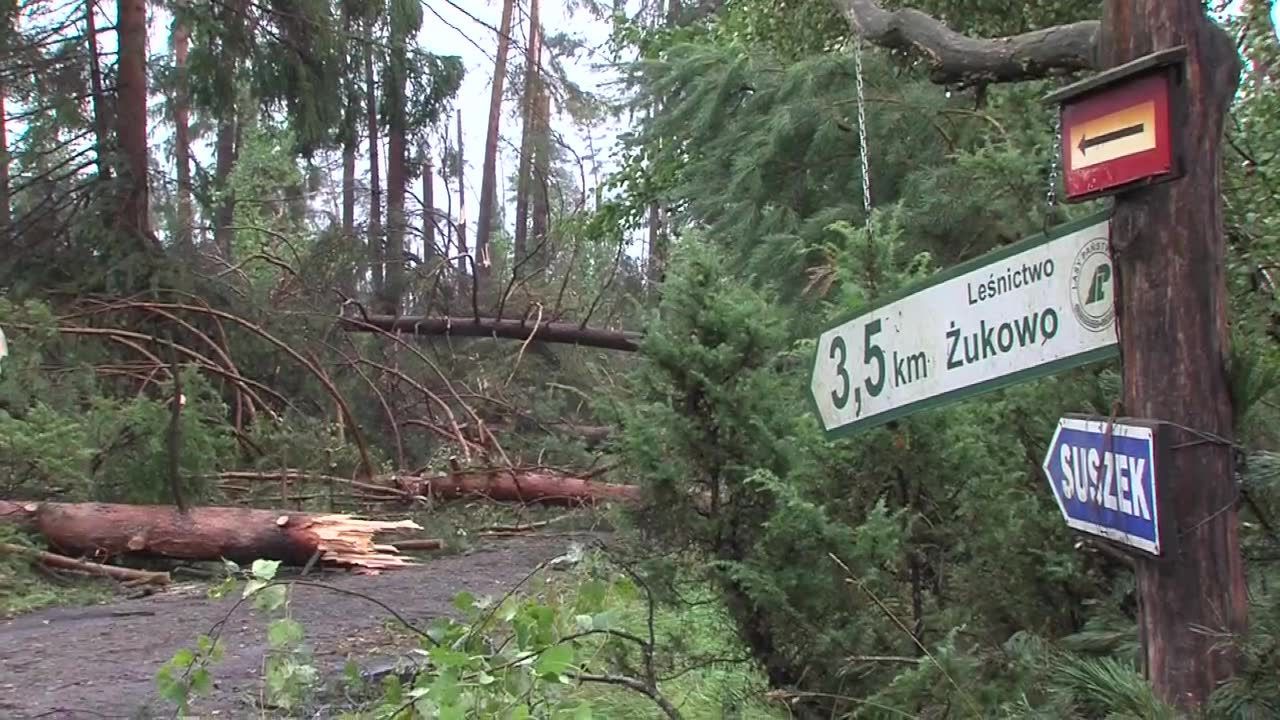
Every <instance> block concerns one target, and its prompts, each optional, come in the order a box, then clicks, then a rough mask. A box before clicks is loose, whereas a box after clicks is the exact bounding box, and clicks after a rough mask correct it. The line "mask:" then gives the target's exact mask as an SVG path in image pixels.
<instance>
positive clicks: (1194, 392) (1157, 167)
mask: <svg viewBox="0 0 1280 720" xmlns="http://www.w3.org/2000/svg"><path fill="white" fill-rule="evenodd" d="M833 1H834V2H835V5H836V7H837V8H838V9H839V10H840V11H841V12H843V13H844V14H845V16H846V17H847V18H848V19H849V21H850V23H851V25H852V26H853V28H854V29H855V30H856V31H857V32H858V33H859V34H860V35H861V36H862V37H863V38H865V39H868V40H870V41H871V42H874V43H876V44H879V45H882V46H884V47H887V48H890V49H893V50H897V51H906V52H910V53H914V54H915V55H916V56H917V57H918V58H920V59H921V61H922V62H923V64H925V65H926V66H927V67H928V70H929V73H930V77H931V78H932V79H933V80H935V81H936V82H939V83H946V84H949V85H957V84H958V85H971V86H985V85H987V84H989V83H992V82H1017V81H1022V80H1030V79H1042V78H1045V77H1049V76H1052V75H1054V74H1056V73H1061V72H1078V71H1081V70H1090V71H1095V72H1097V71H1101V73H1100V74H1099V75H1097V76H1095V77H1093V78H1090V79H1089V80H1087V81H1086V82H1085V83H1081V84H1077V85H1075V86H1073V87H1071V88H1067V89H1065V90H1064V92H1063V93H1059V94H1057V95H1056V96H1055V97H1053V98H1052V100H1053V101H1054V102H1060V103H1062V105H1063V107H1062V115H1061V120H1062V123H1063V141H1062V161H1063V166H1064V169H1065V171H1066V172H1065V175H1066V177H1065V183H1064V184H1065V185H1066V188H1067V197H1068V199H1069V200H1071V201H1080V200H1085V199H1089V198H1096V197H1099V196H1101V195H1115V203H1114V207H1113V209H1112V214H1111V218H1110V226H1109V233H1108V235H1109V246H1110V257H1111V259H1112V269H1113V270H1114V278H1113V282H1114V293H1115V295H1114V298H1115V314H1116V321H1117V322H1116V332H1117V335H1118V339H1119V346H1120V351H1121V357H1122V360H1123V378H1124V391H1123V398H1122V403H1120V407H1119V411H1120V412H1122V413H1123V414H1125V415H1127V416H1131V417H1139V418H1157V419H1159V420H1161V421H1164V422H1165V423H1166V424H1167V429H1168V433H1169V435H1170V446H1169V452H1168V453H1166V454H1165V457H1166V460H1165V461H1164V462H1163V465H1162V469H1161V471H1160V474H1161V481H1160V482H1161V487H1160V494H1161V495H1162V496H1163V497H1162V501H1161V509H1162V513H1161V519H1160V523H1161V525H1162V526H1167V527H1168V528H1171V529H1172V536H1174V537H1176V539H1177V548H1176V551H1174V550H1170V549H1169V548H1167V547H1165V543H1163V542H1162V544H1161V554H1160V556H1158V557H1156V556H1148V557H1139V558H1137V562H1136V568H1137V581H1138V582H1137V585H1138V593H1137V594H1138V605H1139V607H1140V612H1139V620H1138V622H1139V628H1140V635H1141V638H1142V641H1143V647H1144V653H1143V654H1144V656H1145V661H1146V662H1145V666H1144V667H1143V670H1144V672H1145V673H1146V675H1147V677H1148V678H1149V679H1150V681H1151V684H1152V686H1153V688H1154V689H1155V692H1156V695H1157V696H1158V697H1159V698H1160V699H1162V700H1164V701H1166V702H1170V703H1173V704H1174V705H1176V706H1177V707H1178V708H1179V709H1180V710H1183V711H1186V712H1191V713H1197V712H1198V711H1199V709H1201V708H1203V707H1204V705H1205V704H1206V703H1207V702H1208V700H1209V698H1210V696H1211V695H1212V694H1213V692H1214V691H1215V690H1216V689H1217V688H1218V687H1219V686H1220V684H1221V683H1222V682H1223V681H1225V680H1227V679H1229V678H1230V677H1231V676H1232V675H1233V674H1234V673H1235V671H1236V670H1237V668H1238V667H1239V663H1240V657H1239V652H1238V650H1237V648H1238V647H1239V640H1241V639H1242V638H1243V635H1244V634H1245V632H1246V631H1247V625H1248V623H1247V619H1248V593H1247V587H1246V585H1245V581H1244V565H1243V559H1242V557H1241V553H1240V537H1239V518H1238V489H1237V486H1236V479H1235V469H1236V468H1235V453H1236V451H1237V448H1236V447H1235V445H1234V440H1233V438H1234V429H1235V428H1234V424H1235V420H1234V414H1233V407H1232V396H1231V391H1230V387H1229V382H1228V368H1227V365H1226V363H1227V358H1229V357H1230V355H1231V350H1230V344H1229V335H1228V331H1227V292H1226V273H1225V269H1226V263H1225V255H1226V242H1225V235H1224V232H1223V220H1222V197H1221V194H1222V187H1221V168H1222V156H1221V144H1222V136H1223V129H1224V120H1225V118H1226V115H1227V110H1228V107H1229V105H1230V103H1231V100H1232V98H1233V96H1234V94H1235V90H1236V87H1237V85H1238V82H1239V76H1240V70H1241V63H1240V59H1239V54H1238V52H1237V50H1236V47H1235V45H1234V43H1233V41H1232V38H1231V37H1230V36H1229V35H1228V34H1227V33H1226V32H1224V31H1223V29H1222V28H1220V27H1218V26H1217V25H1216V24H1215V23H1214V21H1213V20H1212V19H1211V18H1210V17H1209V16H1208V15H1207V14H1206V8H1205V3H1204V2H1203V0H1104V2H1103V3H1102V17H1101V20H1100V22H1089V21H1082V22H1075V23H1071V24H1067V25H1060V26H1057V27H1054V28H1043V29H1038V30H1032V31H1029V32H1026V33H1022V34H1020V35H1015V36H1010V37H1001V38H992V39H975V38H969V37H965V36H962V35H960V34H959V33H956V32H955V31H954V30H953V29H951V28H948V27H946V26H945V25H944V24H943V23H942V22H940V21H938V20H937V19H935V18H932V17H929V16H928V15H926V14H925V13H922V12H920V11H918V10H915V9H910V8H902V9H897V10H887V9H885V8H884V7H883V6H882V5H881V3H880V2H879V0H833ZM907 4H908V5H910V3H907ZM1169 181H1173V182H1169ZM824 337H825V336H824ZM829 347H830V345H826V346H823V345H820V346H819V350H818V352H819V358H822V357H823V355H822V353H824V352H829ZM857 349H859V348H857V347H854V348H850V350H854V351H856V350H857ZM838 352H839V351H838V350H836V353H837V356H838ZM861 357H862V356H857V358H858V359H861ZM818 369H819V368H818V366H817V365H816V364H815V371H817V370H818ZM816 383H817V381H816V379H815V389H814V394H815V401H816V402H818V403H819V410H820V411H821V402H822V399H821V397H822V396H821V395H820V394H819V391H822V390H827V388H826V387H817V385H816ZM841 387H843V386H841ZM841 397H843V396H841ZM830 417H833V416H831V415H828V418H824V420H823V422H824V425H826V426H827V428H828V430H831V429H832V427H831V425H829V424H827V423H828V422H829V418H830ZM837 422H838V423H842V424H844V425H851V424H852V422H851V421H845V420H843V419H840V418H837ZM1117 502H1118V500H1117Z"/></svg>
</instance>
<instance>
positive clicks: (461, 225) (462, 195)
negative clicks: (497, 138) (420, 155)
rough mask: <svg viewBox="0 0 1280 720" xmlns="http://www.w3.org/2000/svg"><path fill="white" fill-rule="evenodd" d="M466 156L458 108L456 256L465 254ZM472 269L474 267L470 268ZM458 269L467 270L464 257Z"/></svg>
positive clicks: (459, 109) (460, 111) (460, 115)
mask: <svg viewBox="0 0 1280 720" xmlns="http://www.w3.org/2000/svg"><path fill="white" fill-rule="evenodd" d="M465 158H466V155H465V152H464V148H463V144H462V108H458V255H466V254H467V184H466V177H465V173H464V171H463V169H464V168H465V166H466V162H465V160H464V159H465ZM470 267H474V266H470ZM458 268H459V269H460V270H462V271H464V272H466V271H467V270H468V268H469V266H468V263H467V260H466V258H465V257H461V258H459V259H458Z"/></svg>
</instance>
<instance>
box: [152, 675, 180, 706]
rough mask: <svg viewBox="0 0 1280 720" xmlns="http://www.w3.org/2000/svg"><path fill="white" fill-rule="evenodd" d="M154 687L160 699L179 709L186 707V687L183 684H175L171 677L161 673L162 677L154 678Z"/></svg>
mask: <svg viewBox="0 0 1280 720" xmlns="http://www.w3.org/2000/svg"><path fill="white" fill-rule="evenodd" d="M156 686H157V689H158V690H159V692H160V697H162V698H164V699H165V700H168V701H169V702H170V703H172V704H174V705H176V706H178V708H179V709H185V708H186V707H187V686H186V685H185V684H183V683H180V682H176V681H175V680H173V678H172V677H170V676H168V675H164V674H163V671H162V676H161V677H157V678H156Z"/></svg>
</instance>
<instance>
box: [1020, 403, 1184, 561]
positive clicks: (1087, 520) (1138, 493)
mask: <svg viewBox="0 0 1280 720" xmlns="http://www.w3.org/2000/svg"><path fill="white" fill-rule="evenodd" d="M1044 472H1045V474H1046V475H1047V476H1048V477H1049V484H1050V485H1051V486H1052V487H1053V495H1054V497H1055V498H1056V499H1057V501H1058V507H1059V508H1061V509H1062V516H1063V517H1064V518H1066V520H1067V525H1068V526H1069V527H1072V528H1074V529H1076V530H1081V531H1083V532H1087V533H1092V534H1094V535H1099V536H1101V537H1104V538H1107V539H1108V540H1112V541H1114V542H1118V543H1122V544H1124V545H1128V546H1130V547H1134V548H1138V549H1139V550H1145V551H1146V552H1149V553H1151V554H1152V555H1159V554H1160V515H1159V503H1158V502H1157V501H1156V494H1157V492H1158V489H1159V488H1158V487H1157V483H1156V448H1155V438H1154V431H1153V430H1152V428H1150V427H1141V426H1135V425H1124V424H1120V423H1112V422H1108V421H1106V420H1085V419H1080V418H1063V419H1062V420H1061V421H1059V422H1058V431H1057V432H1055V433H1054V434H1053V442H1051V443H1049V453H1048V454H1047V455H1046V456H1045V459H1044Z"/></svg>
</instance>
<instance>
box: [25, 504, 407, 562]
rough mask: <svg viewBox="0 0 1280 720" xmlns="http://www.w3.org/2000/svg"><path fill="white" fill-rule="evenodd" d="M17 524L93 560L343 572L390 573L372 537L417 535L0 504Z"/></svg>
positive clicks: (255, 516)
mask: <svg viewBox="0 0 1280 720" xmlns="http://www.w3.org/2000/svg"><path fill="white" fill-rule="evenodd" d="M5 521H7V522H16V523H19V524H23V525H26V526H28V527H31V528H32V529H34V530H35V531H36V532H38V533H40V535H42V536H43V537H44V538H45V540H46V541H48V542H49V544H50V545H51V546H53V547H55V548H57V549H58V550H60V551H62V552H64V553H69V554H75V555H87V556H90V557H95V558H105V557H115V556H121V555H152V556H160V557H167V558H174V559H178V560H217V559H218V558H226V559H228V560H233V561H235V562H252V561H253V560H256V559H259V558H263V559H268V560H280V561H282V562H285V563H288V564H291V565H305V564H306V563H307V562H308V561H309V560H310V559H311V557H312V556H313V555H315V554H316V553H317V552H319V553H320V561H321V562H325V563H328V564H332V565H338V566H344V567H362V568H369V569H382V568H393V567H399V566H401V565H406V564H408V561H407V560H406V559H405V558H403V557H400V556H399V555H398V553H397V552H396V549H395V548H394V547H393V546H391V545H383V544H376V543H374V541H373V538H374V535H375V534H377V533H380V532H387V531H390V530H420V529H421V528H420V527H419V526H418V525H417V524H416V523H414V522H412V521H409V520H402V521H399V522H379V521H372V520H358V519H356V518H352V517H350V516H347V515H312V514H306V513H288V512H277V511H275V510H255V509H252V508H238V507H201V508H192V509H191V510H189V511H188V512H186V513H180V512H178V511H177V510H176V509H174V508H172V507H169V506H163V505H117V504H109V503H27V504H19V503H13V502H7V501H3V500H0V522H5Z"/></svg>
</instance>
